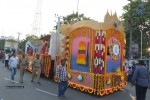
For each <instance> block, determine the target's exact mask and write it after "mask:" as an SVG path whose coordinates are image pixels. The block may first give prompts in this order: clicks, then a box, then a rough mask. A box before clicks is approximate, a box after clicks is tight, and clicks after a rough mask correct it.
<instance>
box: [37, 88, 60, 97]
mask: <svg viewBox="0 0 150 100" xmlns="http://www.w3.org/2000/svg"><path fill="white" fill-rule="evenodd" d="M35 89H36V90H37V91H40V92H43V93H47V94H50V95H53V96H56V97H57V96H58V95H56V94H53V93H50V92H47V91H44V90H41V89H38V88H35Z"/></svg>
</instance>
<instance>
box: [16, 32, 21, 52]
mask: <svg viewBox="0 0 150 100" xmlns="http://www.w3.org/2000/svg"><path fill="white" fill-rule="evenodd" d="M20 34H21V33H20V32H18V39H17V47H16V52H17V50H18V47H19V37H20Z"/></svg>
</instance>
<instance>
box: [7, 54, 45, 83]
mask: <svg viewBox="0 0 150 100" xmlns="http://www.w3.org/2000/svg"><path fill="white" fill-rule="evenodd" d="M39 58H40V57H39V54H37V55H36V58H35V59H34V60H33V63H32V80H31V82H33V81H34V78H35V76H37V80H38V81H37V83H38V84H40V74H41V68H42V62H41V60H40V59H39ZM8 65H9V69H10V71H11V80H12V82H14V77H15V75H16V72H17V69H18V70H20V83H23V76H24V73H25V69H26V68H27V67H28V66H29V61H28V59H27V58H26V57H25V54H24V53H22V56H21V57H20V58H18V57H17V56H16V53H15V51H14V52H13V53H12V57H11V58H10V59H9V63H8Z"/></svg>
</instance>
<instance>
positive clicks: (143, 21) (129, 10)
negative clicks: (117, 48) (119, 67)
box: [122, 0, 150, 54]
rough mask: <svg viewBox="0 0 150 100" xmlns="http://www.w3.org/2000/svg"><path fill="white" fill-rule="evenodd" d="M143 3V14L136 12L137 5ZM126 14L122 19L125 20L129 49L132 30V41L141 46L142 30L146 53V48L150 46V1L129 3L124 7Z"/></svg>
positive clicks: (139, 0)
mask: <svg viewBox="0 0 150 100" xmlns="http://www.w3.org/2000/svg"><path fill="white" fill-rule="evenodd" d="M140 4H143V6H144V8H145V13H144V14H143V15H138V14H136V9H137V7H138V6H139V5H140ZM123 10H124V12H125V13H124V14H123V15H122V19H123V21H124V26H125V33H126V39H127V50H126V51H129V44H130V31H131V30H132V42H133V43H137V44H139V48H140V46H141V44H140V41H141V31H142V33H143V34H142V35H143V50H142V51H143V52H144V54H146V53H145V52H146V51H145V49H146V48H147V47H150V39H149V38H150V30H149V29H150V2H141V0H138V1H136V2H132V3H129V4H127V5H125V6H124V7H123Z"/></svg>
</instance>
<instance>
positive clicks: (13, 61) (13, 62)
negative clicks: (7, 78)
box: [9, 52, 19, 81]
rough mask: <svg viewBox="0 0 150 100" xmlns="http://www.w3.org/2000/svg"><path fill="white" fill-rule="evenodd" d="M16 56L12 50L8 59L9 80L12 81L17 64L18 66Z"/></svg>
mask: <svg viewBox="0 0 150 100" xmlns="http://www.w3.org/2000/svg"><path fill="white" fill-rule="evenodd" d="M18 64H19V63H18V57H17V56H16V54H15V52H13V54H12V57H11V58H10V60H9V66H10V70H11V80H12V81H14V76H15V75H16V71H17V66H18Z"/></svg>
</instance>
